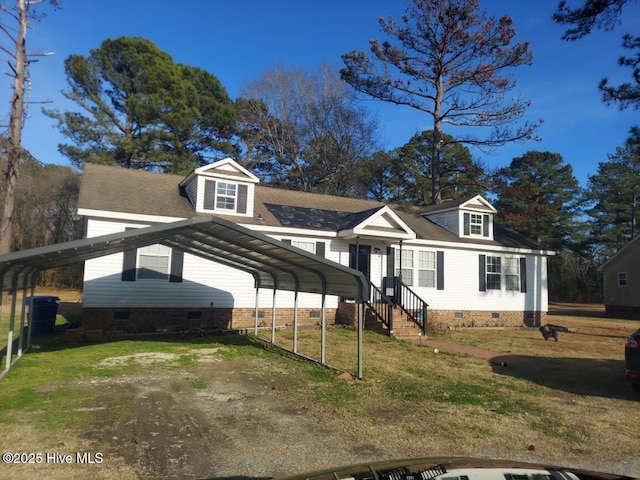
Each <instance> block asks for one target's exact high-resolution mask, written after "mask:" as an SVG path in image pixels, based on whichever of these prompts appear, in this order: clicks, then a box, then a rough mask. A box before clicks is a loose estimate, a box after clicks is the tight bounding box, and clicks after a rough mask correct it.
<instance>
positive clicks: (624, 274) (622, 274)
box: [618, 272, 629, 288]
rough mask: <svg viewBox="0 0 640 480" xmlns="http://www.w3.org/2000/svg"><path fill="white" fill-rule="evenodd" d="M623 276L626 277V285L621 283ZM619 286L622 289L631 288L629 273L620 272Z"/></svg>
mask: <svg viewBox="0 0 640 480" xmlns="http://www.w3.org/2000/svg"><path fill="white" fill-rule="evenodd" d="M623 276H624V285H623V284H622V282H621V280H622V278H623ZM618 286H619V287H622V288H627V287H628V286H629V275H627V272H618Z"/></svg>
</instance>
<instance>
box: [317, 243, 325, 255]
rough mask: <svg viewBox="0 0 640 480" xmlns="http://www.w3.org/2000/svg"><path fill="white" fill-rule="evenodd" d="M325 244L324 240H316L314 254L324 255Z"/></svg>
mask: <svg viewBox="0 0 640 480" xmlns="http://www.w3.org/2000/svg"><path fill="white" fill-rule="evenodd" d="M324 250H325V245H324V242H316V255H318V256H320V257H324Z"/></svg>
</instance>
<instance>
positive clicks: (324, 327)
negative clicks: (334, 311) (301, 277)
mask: <svg viewBox="0 0 640 480" xmlns="http://www.w3.org/2000/svg"><path fill="white" fill-rule="evenodd" d="M326 300H327V294H326V292H322V350H321V352H320V361H321V362H322V364H323V365H324V364H325V363H327V354H326V350H327V315H326V313H327V312H326V308H325V307H326V304H327V302H326Z"/></svg>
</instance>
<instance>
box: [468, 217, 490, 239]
mask: <svg viewBox="0 0 640 480" xmlns="http://www.w3.org/2000/svg"><path fill="white" fill-rule="evenodd" d="M463 221H464V229H463V233H464V236H466V237H488V236H489V231H490V222H491V219H490V216H489V215H487V214H486V213H485V214H481V213H467V212H465V213H464V215H463Z"/></svg>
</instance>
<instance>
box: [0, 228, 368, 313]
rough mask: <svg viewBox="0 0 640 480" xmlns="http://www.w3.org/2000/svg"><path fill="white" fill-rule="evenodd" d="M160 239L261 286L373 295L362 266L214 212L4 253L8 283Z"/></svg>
mask: <svg viewBox="0 0 640 480" xmlns="http://www.w3.org/2000/svg"><path fill="white" fill-rule="evenodd" d="M156 243H161V244H163V245H167V246H169V247H173V248H177V249H180V250H182V251H184V252H187V253H190V254H193V255H197V256H199V257H203V258H206V259H209V260H213V261H216V262H219V263H223V264H225V265H228V266H231V267H234V268H238V269H240V270H243V271H245V272H248V273H250V274H251V275H253V277H254V279H255V280H256V285H257V286H258V287H260V288H276V289H278V290H291V291H296V290H297V291H301V292H311V293H326V294H329V295H339V296H343V297H348V298H354V299H356V300H358V301H366V300H367V299H368V290H369V289H368V287H367V284H366V279H365V277H364V275H363V274H362V273H360V272H358V271H357V270H353V269H351V268H348V267H345V266H343V265H340V264H338V263H335V262H332V261H330V260H327V259H325V258H323V257H320V256H317V255H313V254H311V253H307V252H305V251H303V250H300V249H298V248H295V247H292V246H291V245H287V244H285V243H283V242H280V241H278V240H275V239H273V238H271V237H268V236H266V235H264V234H262V233H259V232H255V231H252V230H249V229H247V228H245V227H242V226H240V225H237V224H235V223H232V222H229V221H227V220H224V219H221V218H219V217H213V216H210V217H198V218H192V219H187V220H181V221H178V222H173V223H165V224H159V225H153V226H151V227H146V228H140V229H136V230H128V231H125V232H121V233H116V234H111V235H104V236H100V237H92V238H86V239H82V240H74V241H71V242H66V243H61V244H57V245H49V246H46V247H40V248H34V249H30V250H23V251H20V252H14V253H9V254H6V255H1V256H0V275H2V276H3V277H2V289H3V290H8V289H11V288H12V286H13V285H17V286H18V287H21V286H22V285H23V280H24V278H25V275H29V274H31V273H35V272H39V271H43V270H47V269H50V268H56V267H63V266H67V265H70V264H74V263H78V262H82V261H85V260H90V259H92V258H97V257H102V256H104V255H110V254H114V253H119V252H123V251H127V250H131V249H135V248H140V247H144V246H147V245H153V244H156ZM14 282H18V283H14Z"/></svg>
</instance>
